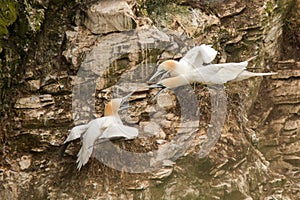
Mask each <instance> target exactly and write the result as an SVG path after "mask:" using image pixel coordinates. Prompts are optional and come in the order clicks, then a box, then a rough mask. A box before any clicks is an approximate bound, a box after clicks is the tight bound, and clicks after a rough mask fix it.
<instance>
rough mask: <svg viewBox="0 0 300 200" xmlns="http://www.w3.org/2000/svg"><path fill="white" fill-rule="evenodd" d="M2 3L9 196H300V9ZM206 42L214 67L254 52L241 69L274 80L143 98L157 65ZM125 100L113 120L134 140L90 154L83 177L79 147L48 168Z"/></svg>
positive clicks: (1, 171)
mask: <svg viewBox="0 0 300 200" xmlns="http://www.w3.org/2000/svg"><path fill="white" fill-rule="evenodd" d="M9 5H11V6H13V7H9V8H10V9H9V11H10V12H11V15H10V16H12V18H11V19H10V20H7V21H6V24H5V27H4V29H3V30H8V31H10V32H9V33H7V32H4V33H3V38H2V40H1V41H2V42H1V47H2V53H1V61H2V63H1V71H0V75H1V77H2V79H1V80H0V88H1V91H0V94H1V102H2V103H1V121H0V123H1V127H2V130H1V132H0V139H1V144H0V147H1V149H2V152H1V153H0V156H1V157H2V159H1V162H0V164H1V168H0V181H1V182H2V183H3V184H1V186H0V196H1V197H4V199H32V198H33V197H34V198H38V199H71V198H74V199H297V198H299V196H300V194H299V193H300V191H299V188H300V185H299V184H300V183H299V164H300V162H299V133H300V132H299V130H300V129H299V126H300V119H299V112H300V105H299V103H300V94H299V91H300V90H299V88H300V82H299V76H300V71H299V70H300V63H299V53H298V52H299V49H297V48H299V44H300V43H299V41H300V39H299V38H300V37H299V20H298V18H297V16H299V12H300V9H299V5H300V3H299V1H296V0H285V1H280V2H279V1H275V0H264V1H253V2H248V1H231V0H229V1H210V2H205V1H190V0H186V1H177V0H174V1H160V3H158V2H156V1H152V0H145V1H132V0H128V1H122V0H117V1H81V2H78V1H76V2H72V1H66V2H63V1H57V2H56V1H49V2H48V1H45V2H40V1H36V2H33V3H28V2H27V1H22V2H19V3H18V4H9ZM24 11H26V12H24ZM15 12H17V14H14V13H15ZM21 13H25V15H24V14H21ZM15 15H17V16H18V17H17V18H15V17H13V16H15ZM24 27H25V28H24ZM0 34H2V33H0ZM12 40H14V41H16V42H15V43H11V42H10V41H12ZM202 43H206V44H213V47H214V48H215V49H216V50H218V51H219V54H218V55H217V59H216V60H215V61H214V62H239V61H244V60H246V59H248V58H250V57H252V56H254V55H257V58H256V59H255V61H253V62H252V63H250V65H249V67H250V68H254V69H253V70H254V71H257V72H258V71H259V72H261V71H278V75H276V76H273V77H272V78H270V77H267V78H264V79H262V78H253V79H249V80H246V81H242V82H237V83H229V84H227V85H226V87H225V88H223V87H222V88H207V87H204V86H201V85H194V86H191V87H185V88H179V89H177V90H173V91H167V92H164V93H162V94H161V95H160V96H158V98H157V99H156V100H155V101H151V100H150V99H151V97H152V96H153V94H155V92H156V90H152V89H149V88H148V87H147V84H146V82H147V80H148V79H149V77H150V75H151V74H152V73H153V71H154V70H155V67H156V64H157V63H158V62H161V61H162V60H165V59H170V58H171V59H179V58H180V57H182V55H184V54H185V53H186V52H187V50H188V49H189V47H190V46H193V45H195V44H202ZM132 90H135V91H136V92H135V94H134V95H133V96H132V97H131V106H132V107H131V108H130V109H129V110H128V111H125V112H122V113H120V115H121V117H122V120H123V121H124V123H126V124H129V125H130V126H135V127H137V128H139V132H140V135H139V138H137V139H135V140H133V141H115V142H114V143H113V144H114V145H109V144H108V145H106V144H103V145H102V144H101V145H99V146H96V147H95V155H94V158H91V159H90V160H89V163H88V164H87V165H86V166H84V167H83V169H82V170H81V171H80V172H78V171H77V170H76V163H75V162H76V155H77V152H78V150H79V148H80V145H81V143H80V141H76V142H74V143H73V144H71V145H70V146H69V147H68V150H67V151H66V154H65V156H64V157H63V159H62V160H61V161H58V160H57V157H58V151H59V147H60V145H61V144H62V142H63V141H64V139H65V138H66V137H67V134H68V130H69V129H70V128H72V127H73V126H74V125H78V124H82V123H86V122H88V121H89V120H91V119H94V118H95V117H100V116H102V114H103V107H104V103H106V102H107V101H108V100H109V99H111V98H112V97H118V96H122V95H124V94H127V93H128V92H130V91H132ZM110 144H112V143H110ZM115 146H116V147H120V148H119V149H117V150H115V149H114V147H115ZM125 150H126V151H125ZM116 152H118V153H117V154H116ZM128 152H129V153H128ZM130 152H135V154H133V153H130ZM99 160H100V161H101V162H100V161H99ZM153 166H155V167H153Z"/></svg>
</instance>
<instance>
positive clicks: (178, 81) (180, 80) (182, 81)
mask: <svg viewBox="0 0 300 200" xmlns="http://www.w3.org/2000/svg"><path fill="white" fill-rule="evenodd" d="M161 84H162V85H164V86H165V87H167V88H176V87H179V86H182V85H187V84H189V81H188V80H187V79H186V78H185V76H183V75H179V76H175V77H172V78H167V79H164V80H162V81H161Z"/></svg>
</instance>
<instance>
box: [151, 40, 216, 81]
mask: <svg viewBox="0 0 300 200" xmlns="http://www.w3.org/2000/svg"><path fill="white" fill-rule="evenodd" d="M216 55H217V51H216V50H214V49H213V48H211V46H209V45H205V44H202V45H200V46H196V47H193V48H192V49H190V50H189V51H188V52H187V53H186V55H185V56H184V57H183V58H181V59H180V60H179V61H176V60H166V61H164V62H162V63H161V64H160V65H159V66H158V68H157V71H156V72H155V73H154V75H153V76H152V77H151V78H150V79H149V80H150V81H151V80H152V79H154V78H155V77H157V76H159V75H161V74H163V75H162V76H161V78H160V80H162V79H163V78H164V77H165V76H166V75H167V74H170V76H171V77H173V76H178V75H181V74H186V73H189V72H191V71H192V70H194V69H195V68H198V67H202V66H203V64H208V63H210V62H212V61H213V60H214V59H215V57H216Z"/></svg>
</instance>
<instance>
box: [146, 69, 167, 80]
mask: <svg viewBox="0 0 300 200" xmlns="http://www.w3.org/2000/svg"><path fill="white" fill-rule="evenodd" d="M164 73H165V72H164V71H162V70H161V71H157V72H155V73H154V74H153V75H152V76H151V78H150V79H149V81H152V80H153V79H154V78H156V77H157V76H159V75H161V74H164Z"/></svg>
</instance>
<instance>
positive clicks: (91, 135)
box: [64, 96, 138, 170]
mask: <svg viewBox="0 0 300 200" xmlns="http://www.w3.org/2000/svg"><path fill="white" fill-rule="evenodd" d="M126 98H128V96H126ZM124 100H125V98H123V99H121V98H119V99H112V100H111V101H110V102H109V103H107V104H106V106H105V110H104V117H101V118H97V119H94V120H92V121H90V122H89V123H88V124H85V125H79V126H75V127H74V128H72V129H71V132H70V134H69V136H68V137H67V139H66V140H65V142H64V144H68V143H69V142H70V141H72V140H75V139H78V138H81V139H82V146H81V149H80V151H79V153H78V154H77V157H78V158H77V163H78V165H77V168H78V170H80V169H81V167H82V166H83V165H85V164H86V163H87V162H88V160H89V158H90V157H91V155H92V153H93V148H94V144H95V142H96V141H98V140H100V141H101V140H108V139H116V138H123V139H127V140H129V139H133V138H135V137H137V135H138V130H137V129H136V128H133V127H129V126H125V125H123V123H122V120H121V119H120V117H119V115H118V110H119V109H120V106H121V104H123V101H124Z"/></svg>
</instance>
